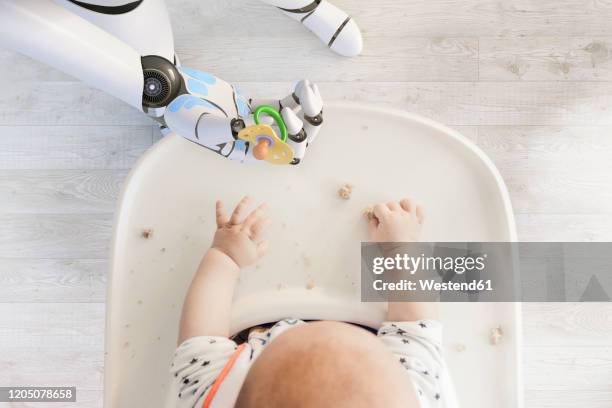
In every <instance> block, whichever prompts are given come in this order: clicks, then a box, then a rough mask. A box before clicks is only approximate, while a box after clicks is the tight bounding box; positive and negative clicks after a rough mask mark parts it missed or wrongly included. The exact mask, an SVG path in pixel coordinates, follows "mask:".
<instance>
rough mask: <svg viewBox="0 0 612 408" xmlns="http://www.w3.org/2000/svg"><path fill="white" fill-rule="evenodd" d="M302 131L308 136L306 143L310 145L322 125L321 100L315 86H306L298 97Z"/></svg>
mask: <svg viewBox="0 0 612 408" xmlns="http://www.w3.org/2000/svg"><path fill="white" fill-rule="evenodd" d="M300 102H301V105H302V117H303V118H304V130H305V131H306V134H307V135H308V140H307V143H308V144H310V143H312V142H313V141H314V140H315V138H316V137H317V135H318V133H319V131H320V130H321V125H322V124H323V99H322V98H321V94H320V92H319V88H318V87H317V86H316V85H315V84H307V86H305V87H304V88H303V89H302V91H301V96H300Z"/></svg>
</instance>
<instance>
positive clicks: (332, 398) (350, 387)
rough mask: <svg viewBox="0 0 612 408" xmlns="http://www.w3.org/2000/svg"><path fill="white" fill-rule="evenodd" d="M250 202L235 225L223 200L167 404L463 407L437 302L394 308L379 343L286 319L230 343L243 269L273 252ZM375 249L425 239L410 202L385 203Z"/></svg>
mask: <svg viewBox="0 0 612 408" xmlns="http://www.w3.org/2000/svg"><path fill="white" fill-rule="evenodd" d="M249 201H250V200H249V198H248V197H245V198H243V199H242V200H241V201H240V202H239V203H238V205H237V206H236V208H235V209H234V211H233V213H232V214H231V216H230V217H228V216H227V215H226V213H225V211H224V209H223V205H222V203H221V202H217V230H216V232H215V236H214V239H213V243H212V246H211V248H210V249H209V250H208V252H207V253H206V254H205V255H204V258H203V259H202V262H201V263H200V266H199V268H198V271H197V273H196V275H195V277H194V278H193V281H192V283H191V286H190V287H189V290H188V292H187V297H186V299H185V303H184V305H183V313H182V317H181V322H180V329H179V339H178V343H179V347H178V349H177V350H176V353H175V355H174V359H173V362H172V367H171V370H170V371H171V376H172V377H171V386H170V395H169V399H168V401H169V402H168V406H171V407H189V408H193V407H196V408H200V407H204V408H208V407H221V408H224V407H227V408H230V407H234V406H235V407H238V408H243V407H245V408H246V407H266V408H268V407H269V408H276V407H284V408H294V407H296V408H299V407H317V408H319V407H333V408H344V407H346V408H361V407H363V408H366V407H367V408H371V407H384V408H395V407H398V408H399V407H404V408H407V407H408V408H411V407H414V408H416V407H457V406H458V405H457V402H456V397H455V393H454V389H453V386H452V383H451V380H450V378H449V375H448V372H447V368H446V365H445V363H444V360H443V358H442V350H441V331H442V328H441V325H440V323H439V322H438V321H436V319H437V304H436V303H415V302H412V303H411V302H390V303H389V306H388V311H387V321H386V322H384V323H383V324H382V325H381V327H380V328H379V329H378V333H377V335H373V334H372V333H370V332H369V331H367V330H364V329H363V328H360V327H358V326H355V325H352V324H347V323H342V322H329V321H320V322H311V323H306V322H303V321H301V320H297V319H285V320H282V321H280V322H277V323H276V324H274V325H273V326H271V327H268V328H266V329H262V328H258V329H251V331H250V333H249V336H248V341H247V342H245V343H243V344H241V345H237V343H236V342H234V341H233V340H231V339H230V338H229V335H230V331H229V330H230V312H231V306H232V296H233V291H234V287H235V286H236V282H237V280H238V277H239V275H240V270H241V269H242V268H244V267H246V266H249V265H252V264H254V263H255V262H257V261H258V260H259V259H260V258H261V257H263V256H264V255H265V254H266V251H267V249H268V241H266V240H265V239H264V232H265V230H266V227H267V226H268V225H269V224H270V220H269V219H268V218H267V217H266V216H265V210H266V205H265V204H262V205H260V206H259V207H257V208H256V209H255V210H253V211H251V212H250V213H248V212H247V208H248V206H249ZM368 222H369V233H370V238H371V240H372V241H376V242H409V241H415V240H417V239H418V238H419V234H420V230H421V225H422V223H423V210H422V208H421V207H420V206H418V205H415V204H414V203H413V202H412V201H411V200H409V199H403V200H401V201H400V202H390V203H387V204H378V205H376V206H375V207H374V216H373V217H370V219H369V221H368Z"/></svg>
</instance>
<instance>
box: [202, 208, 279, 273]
mask: <svg viewBox="0 0 612 408" xmlns="http://www.w3.org/2000/svg"><path fill="white" fill-rule="evenodd" d="M249 201H250V199H249V197H243V198H242V199H241V200H240V202H239V203H238V205H237V206H236V208H235V209H234V212H233V213H232V216H231V218H229V219H228V218H227V215H226V214H225V211H224V209H223V203H222V202H221V201H217V231H216V232H215V237H214V239H213V243H212V246H211V247H212V248H213V249H216V250H218V251H221V252H223V253H224V254H225V255H227V256H228V257H229V258H231V259H232V260H233V261H234V262H235V263H236V265H238V267H240V268H244V267H246V266H249V265H252V264H254V263H255V262H257V260H259V259H260V258H261V257H262V256H264V255H265V253H266V251H267V249H268V241H266V240H264V239H263V238H262V236H263V232H264V230H265V229H266V227H267V226H268V225H269V224H270V220H269V219H268V218H266V217H265V214H264V211H265V209H266V204H261V205H260V206H259V207H257V208H256V209H255V210H253V211H251V213H250V214H249V215H248V216H247V217H245V216H244V214H245V213H246V207H247V206H248V204H249Z"/></svg>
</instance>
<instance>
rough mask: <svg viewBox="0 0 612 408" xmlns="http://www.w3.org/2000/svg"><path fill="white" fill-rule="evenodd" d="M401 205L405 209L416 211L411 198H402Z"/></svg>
mask: <svg viewBox="0 0 612 408" xmlns="http://www.w3.org/2000/svg"><path fill="white" fill-rule="evenodd" d="M400 205H401V206H402V208H403V209H404V211H406V212H409V213H411V212H414V203H413V202H412V200H410V199H409V198H404V199H402V201H400Z"/></svg>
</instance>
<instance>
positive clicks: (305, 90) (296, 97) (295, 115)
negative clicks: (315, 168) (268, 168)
mask: <svg viewBox="0 0 612 408" xmlns="http://www.w3.org/2000/svg"><path fill="white" fill-rule="evenodd" d="M290 98H291V100H290V101H288V102H289V104H290V106H283V107H282V109H281V115H282V118H283V120H284V122H285V124H286V125H287V131H288V133H289V137H288V141H287V144H289V145H290V146H291V148H292V149H293V151H294V158H293V161H292V162H291V164H298V163H300V161H301V160H302V159H303V158H304V155H305V154H306V148H307V147H308V146H309V145H310V144H312V142H314V140H315V139H316V137H317V135H318V133H319V130H320V129H321V125H322V124H323V99H322V98H321V93H320V92H319V88H318V87H317V85H315V84H313V83H311V82H310V81H309V80H307V79H305V80H302V81H300V82H298V83H297V85H296V87H295V91H294V92H293V94H292V95H291V97H290ZM286 99H287V98H286ZM282 102H283V101H279V105H282ZM292 102H293V103H292Z"/></svg>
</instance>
